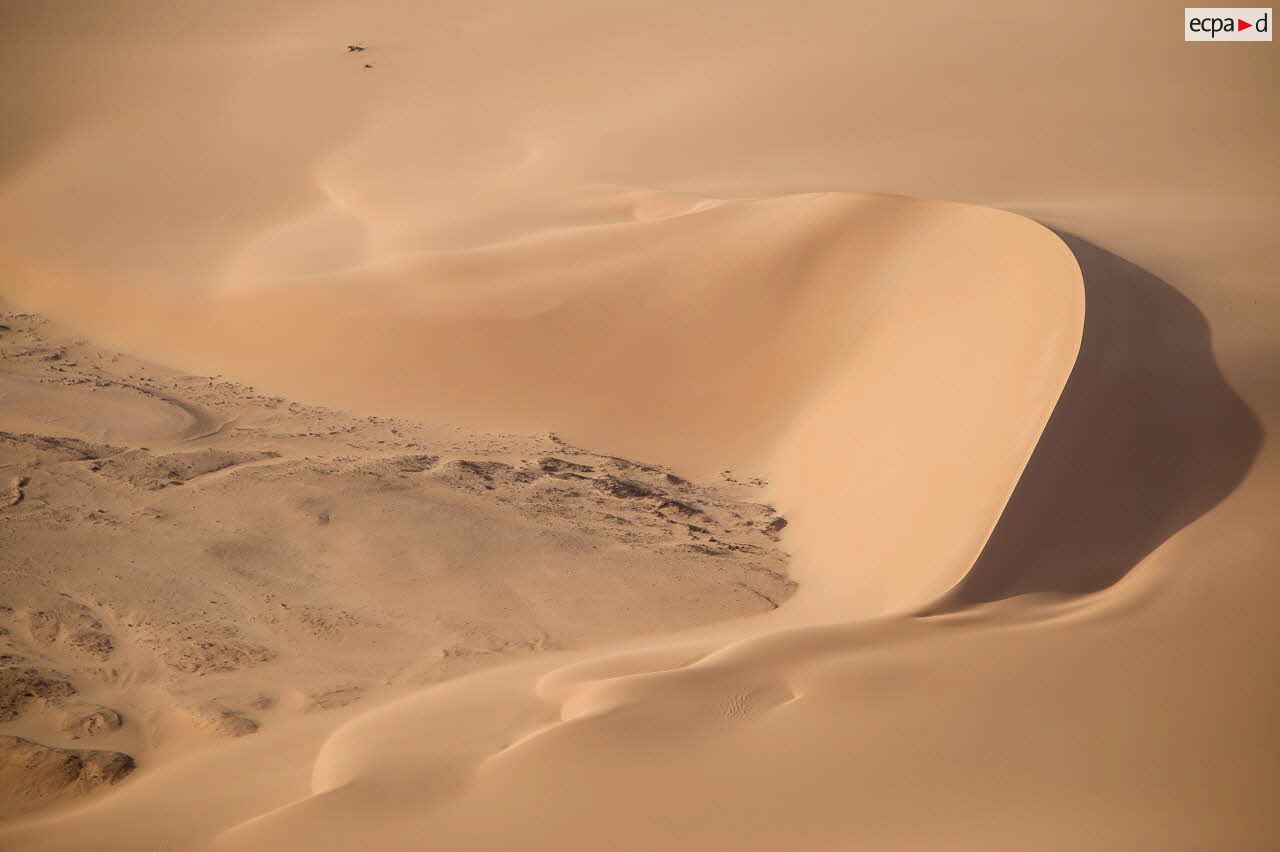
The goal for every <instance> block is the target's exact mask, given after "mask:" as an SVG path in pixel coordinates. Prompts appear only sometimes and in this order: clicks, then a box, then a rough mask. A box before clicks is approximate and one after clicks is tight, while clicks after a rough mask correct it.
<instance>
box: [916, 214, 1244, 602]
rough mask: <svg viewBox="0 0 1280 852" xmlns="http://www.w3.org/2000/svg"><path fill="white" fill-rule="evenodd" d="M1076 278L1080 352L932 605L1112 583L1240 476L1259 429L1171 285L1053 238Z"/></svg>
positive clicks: (1198, 317) (1202, 327)
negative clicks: (991, 519) (968, 563)
mask: <svg viewBox="0 0 1280 852" xmlns="http://www.w3.org/2000/svg"><path fill="white" fill-rule="evenodd" d="M1058 236H1060V237H1061V238H1062V239H1063V241H1065V242H1066V243H1067V245H1068V246H1069V247H1070V248H1071V250H1072V251H1073V252H1074V253H1075V256H1076V259H1077V260H1078V262H1079V264H1080V268H1081V271H1082V272H1083V273H1084V290H1085V318H1084V337H1083V340H1082V342H1081V346H1080V355H1079V358H1078V359H1077V361H1076V364H1075V367H1074V368H1073V369H1072V372H1071V376H1070V378H1069V379H1068V380H1067V384H1066V387H1065V388H1064V389H1063V392H1062V397H1061V399H1059V401H1058V405H1057V407H1056V408H1055V409H1054V411H1053V415H1052V417H1051V418H1050V419H1049V423H1048V425H1047V426H1046V428H1045V431H1044V434H1043V436H1042V437H1041V438H1040V442H1039V444H1037V445H1036V449H1035V453H1034V454H1033V455H1032V457H1031V461H1030V463H1029V464H1028V465H1027V469H1026V471H1025V472H1024V473H1023V475H1022V478H1021V479H1020V480H1019V481H1018V485H1017V488H1016V489H1015V490H1014V492H1013V496H1012V497H1011V498H1010V501H1009V505H1008V506H1007V507H1006V509H1005V511H1004V514H1003V515H1001V517H1000V521H999V523H998V524H997V525H996V528H995V530H994V532H992V534H991V538H990V539H989V540H988V542H987V545H986V547H985V548H984V549H983V551H982V553H981V555H980V556H979V557H978V560H977V561H976V562H975V563H974V565H973V568H972V569H971V570H970V571H969V573H968V575H967V576H966V577H965V578H964V579H963V580H961V581H960V583H959V584H957V585H956V587H955V588H954V589H952V591H951V592H949V593H948V594H947V595H946V596H945V597H944V598H943V600H942V601H940V602H939V603H938V604H936V605H935V606H934V607H933V611H945V610H954V609H957V608H960V607H963V606H966V605H969V604H975V603H983V602H988V601H994V600H998V599H1001V598H1007V597H1012V596H1014V595H1020V594H1026V593H1032V592H1055V593H1061V594H1070V595H1077V594H1086V593H1089V592H1096V591H1100V590H1102V589H1105V588H1107V587H1108V586H1110V585H1112V584H1113V583H1115V582H1116V581H1118V580H1119V579H1121V578H1122V577H1123V576H1124V575H1125V574H1126V573H1128V571H1129V570H1130V569H1132V568H1133V567H1134V566H1135V565H1137V564H1138V562H1140V561H1141V560H1142V559H1143V558H1144V557H1145V556H1146V555H1147V554H1149V553H1151V551H1152V550H1154V549H1155V548H1156V547H1157V546H1159V545H1160V543H1161V542H1163V541H1165V540H1166V539H1168V538H1169V537H1170V536H1172V535H1173V534H1174V533H1176V532H1177V531H1178V530H1179V529H1181V528H1182V527H1184V526H1186V525H1187V524H1189V523H1190V522H1191V521H1193V520H1195V519H1196V518H1197V517H1199V516H1200V515H1202V514H1204V513H1205V512H1207V511H1208V510H1209V509H1211V508H1212V507H1213V506H1214V505H1216V504H1217V503H1219V502H1220V501H1221V500H1222V499H1223V498H1225V497H1226V496H1227V495H1228V494H1229V493H1231V491H1232V490H1233V489H1234V488H1235V487H1236V486H1237V485H1238V484H1239V483H1240V482H1241V480H1242V479H1243V478H1244V476H1245V473H1246V471H1248V469H1249V466H1250V465H1251V464H1252V463H1253V460H1254V457H1255V456H1256V455H1257V453H1258V449H1259V447H1260V446H1261V444H1262V434H1263V433H1262V427H1261V424H1260V423H1259V421H1258V419H1257V418H1256V417H1255V416H1254V414H1253V412H1252V411H1251V410H1250V409H1249V408H1248V407H1247V406H1246V405H1245V404H1244V402H1243V400H1241V399H1240V397H1239V396H1237V395H1236V393H1235V392H1234V391H1233V390H1232V389H1231V388H1230V387H1229V386H1228V385H1227V383H1226V381H1225V380H1224V378H1223V376H1222V373H1221V372H1220V371H1219V370H1218V367H1217V364H1216V362H1215V361H1214V358H1213V351H1212V348H1211V347H1210V341H1209V326H1208V323H1207V322H1206V321H1205V318H1204V316H1203V315H1202V314H1201V313H1200V311H1199V310H1197V309H1196V307H1195V306H1194V305H1193V304H1192V303H1191V302H1190V301H1188V300H1187V299H1186V298H1184V297H1183V296H1182V294H1180V293H1179V292H1178V291H1177V290H1175V289H1174V288H1173V287H1171V286H1170V285H1168V284H1166V283H1165V282H1163V281H1161V280H1160V279H1159V278H1156V277H1155V276H1154V275H1151V274H1150V273H1149V272H1147V271H1145V270H1143V269H1141V268H1139V267H1137V266H1135V265H1133V264H1132V263H1130V262H1128V261H1127V260H1124V259H1123V258H1120V257H1117V256H1116V255H1114V254H1111V253H1110V252H1107V251H1104V250H1103V249H1100V248H1098V247H1097V246H1095V245H1092V244H1090V243H1088V242H1086V241H1084V240H1082V239H1079V238H1077V237H1074V236H1072V235H1070V234H1063V233H1059V234H1058Z"/></svg>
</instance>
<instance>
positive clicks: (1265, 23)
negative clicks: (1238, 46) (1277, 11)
mask: <svg viewBox="0 0 1280 852" xmlns="http://www.w3.org/2000/svg"><path fill="white" fill-rule="evenodd" d="M1270 28H1271V13H1270V12H1268V13H1266V14H1264V15H1263V16H1262V17H1261V18H1259V19H1258V20H1257V21H1255V22H1254V24H1253V31H1254V32H1258V33H1265V32H1266V31H1267V30H1268V29H1270Z"/></svg>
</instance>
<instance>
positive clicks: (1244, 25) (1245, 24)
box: [1236, 18, 1253, 32]
mask: <svg viewBox="0 0 1280 852" xmlns="http://www.w3.org/2000/svg"><path fill="white" fill-rule="evenodd" d="M1236 23H1237V24H1239V25H1240V26H1239V27H1238V29H1239V30H1240V32H1244V31H1245V30H1247V29H1249V28H1250V27H1252V26H1253V24H1251V23H1249V22H1248V21H1245V20H1242V19H1240V18H1236Z"/></svg>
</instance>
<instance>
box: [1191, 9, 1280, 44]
mask: <svg viewBox="0 0 1280 852" xmlns="http://www.w3.org/2000/svg"><path fill="white" fill-rule="evenodd" d="M1185 13H1186V14H1185V17H1184V18H1183V22H1182V38H1183V41H1271V28H1272V24H1273V21H1274V19H1275V16H1274V15H1272V14H1271V10H1270V9H1255V8H1233V7H1228V8H1222V9H1215V8H1194V9H1186V10H1185Z"/></svg>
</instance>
